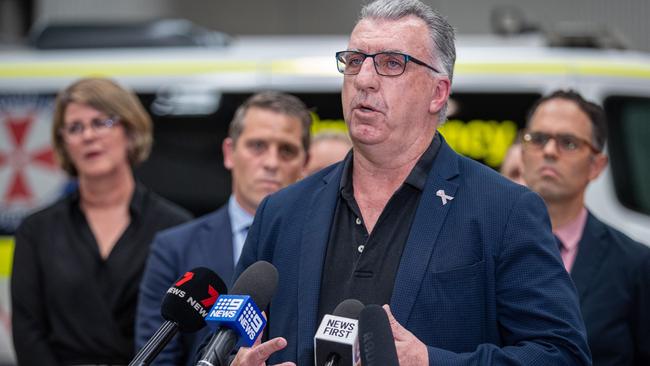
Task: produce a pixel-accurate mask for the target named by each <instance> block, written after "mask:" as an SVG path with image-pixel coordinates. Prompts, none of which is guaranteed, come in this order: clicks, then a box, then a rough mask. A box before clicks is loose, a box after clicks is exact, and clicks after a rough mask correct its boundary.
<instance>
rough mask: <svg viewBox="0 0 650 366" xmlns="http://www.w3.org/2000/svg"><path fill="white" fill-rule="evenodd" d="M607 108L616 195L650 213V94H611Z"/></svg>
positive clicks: (630, 204) (605, 104)
mask: <svg viewBox="0 0 650 366" xmlns="http://www.w3.org/2000/svg"><path fill="white" fill-rule="evenodd" d="M604 108H605V112H606V113H607V119H608V128H609V143H608V152H609V157H610V168H611V171H612V175H613V178H614V188H615V192H616V196H617V197H618V199H619V201H621V203H622V204H623V205H624V206H625V207H627V208H629V209H631V210H634V211H637V212H640V213H644V214H650V185H648V182H650V144H649V143H648V141H650V98H640V97H627V96H611V97H608V98H606V99H605V102H604Z"/></svg>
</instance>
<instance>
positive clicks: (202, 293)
mask: <svg viewBox="0 0 650 366" xmlns="http://www.w3.org/2000/svg"><path fill="white" fill-rule="evenodd" d="M227 291H228V290H227V287H226V284H225V283H224V282H223V281H222V280H221V278H219V276H217V274H215V273H214V272H212V271H211V270H209V269H207V268H204V267H197V268H194V269H192V270H190V271H188V272H186V273H185V274H184V275H183V276H182V277H181V278H179V279H178V281H176V283H174V284H173V285H172V287H170V288H169V290H167V293H166V294H165V297H164V298H163V301H162V305H161V307H160V313H161V315H162V317H163V319H165V321H164V322H163V324H162V325H161V326H160V328H158V330H157V331H156V333H155V334H154V335H153V336H152V337H151V338H150V339H149V341H147V343H146V344H145V345H144V346H143V347H142V349H140V351H139V352H138V353H137V354H136V355H135V357H134V358H133V360H132V361H131V363H129V366H143V365H149V364H150V363H151V362H152V361H153V360H154V359H155V358H156V356H158V354H159V353H160V351H162V350H163V348H165V346H166V345H167V343H169V341H170V340H171V339H172V337H174V335H176V333H178V331H179V330H180V331H181V332H188V333H191V332H196V331H197V330H199V329H201V328H203V327H204V326H205V320H204V319H203V318H205V317H206V316H207V315H208V309H210V307H211V306H212V305H213V304H214V302H215V301H216V300H217V297H218V296H219V294H220V293H221V294H225V293H227Z"/></svg>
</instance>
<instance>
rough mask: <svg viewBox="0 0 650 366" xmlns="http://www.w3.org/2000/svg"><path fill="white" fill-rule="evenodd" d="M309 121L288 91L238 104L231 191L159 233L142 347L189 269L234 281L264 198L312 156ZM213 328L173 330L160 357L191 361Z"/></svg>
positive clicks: (230, 144)
mask: <svg viewBox="0 0 650 366" xmlns="http://www.w3.org/2000/svg"><path fill="white" fill-rule="evenodd" d="M310 126H311V116H310V114H309V111H308V109H307V108H306V106H305V105H304V104H303V103H302V102H301V101H300V100H299V99H298V98H296V97H294V96H291V95H287V94H283V93H277V92H264V93H259V94H256V95H253V96H252V97H251V98H249V99H248V100H247V101H246V102H244V104H242V105H241V106H240V107H239V108H238V109H237V111H236V112H235V116H234V118H233V120H232V122H231V124H230V129H229V133H228V136H229V137H228V138H226V139H225V140H224V142H223V146H222V148H223V156H224V165H225V166H226V168H227V169H229V170H230V171H231V173H232V195H231V196H230V199H229V201H228V203H227V204H226V205H224V206H223V207H221V208H219V209H218V210H217V211H215V212H213V213H211V214H208V215H206V216H204V217H201V218H198V219H196V220H194V221H191V222H189V223H186V224H184V225H181V226H177V227H175V228H171V229H169V230H167V231H164V232H161V233H160V234H158V235H157V236H156V238H155V239H154V242H153V244H152V246H151V253H150V255H149V259H148V262H147V266H146V269H145V272H144V276H143V279H142V284H141V286H140V298H139V304H138V311H137V318H136V347H137V349H140V348H141V347H142V346H143V345H144V344H145V343H146V342H147V340H149V338H151V336H152V335H153V334H154V333H155V331H156V330H157V329H158V327H159V326H160V324H161V323H162V321H163V319H162V317H161V316H160V304H161V302H162V298H163V296H164V295H165V293H166V291H167V289H168V288H169V286H171V284H172V283H173V282H174V281H175V280H176V279H177V278H179V277H180V276H181V275H183V273H185V272H186V271H187V270H190V269H192V268H195V267H199V266H202V267H207V268H210V269H212V270H213V271H215V272H216V273H217V274H218V275H219V277H221V278H222V279H223V280H224V281H225V282H226V284H228V286H230V284H231V279H232V275H233V269H234V266H235V263H237V260H238V258H239V255H240V253H241V249H242V247H243V245H244V241H245V238H246V235H247V232H248V228H249V226H250V224H251V223H252V221H253V215H254V214H255V210H256V209H257V206H258V205H259V203H260V201H261V200H262V199H263V198H264V197H265V196H266V195H268V194H269V193H272V192H275V191H277V190H279V189H280V188H283V187H285V186H287V185H288V184H290V183H293V182H295V181H296V180H297V179H298V178H299V177H300V176H301V174H302V169H303V168H304V166H305V164H306V161H307V151H308V148H309V141H310ZM208 332H209V330H208V328H204V329H203V330H202V331H199V332H197V333H194V334H181V335H180V336H177V337H175V338H174V340H172V342H171V343H170V344H169V345H167V347H166V348H165V349H164V350H163V352H162V353H161V354H160V355H158V357H157V358H156V360H155V364H156V365H174V366H177V365H183V364H189V362H191V361H192V358H193V356H194V353H195V351H196V349H197V348H198V345H199V343H200V342H201V340H202V339H203V338H204V337H205V335H206V334H207V333H208Z"/></svg>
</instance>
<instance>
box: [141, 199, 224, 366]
mask: <svg viewBox="0 0 650 366" xmlns="http://www.w3.org/2000/svg"><path fill="white" fill-rule="evenodd" d="M199 266H201V267H206V268H210V269H211V270H213V271H214V272H216V273H217V274H218V275H219V277H221V279H223V281H224V282H225V283H226V284H227V285H228V287H230V284H231V279H232V275H233V268H234V264H233V249H232V229H231V226H230V218H229V216H228V205H224V206H222V207H221V208H220V209H219V210H217V211H215V212H213V213H211V214H208V215H206V216H203V217H200V218H198V219H196V220H193V221H190V222H188V223H186V224H184V225H180V226H177V227H174V228H171V229H169V230H166V231H163V232H161V233H159V234H158V235H157V236H156V238H155V239H154V242H153V244H152V245H151V253H150V254H149V259H148V261H147V266H146V268H145V272H144V276H143V278H142V283H141V285H140V297H139V301H138V310H137V316H136V332H135V335H136V349H137V350H139V349H140V348H142V346H144V344H145V343H146V342H147V340H149V338H151V336H152V335H153V334H154V333H155V332H156V330H157V329H158V328H159V327H160V325H161V324H162V322H163V319H162V317H161V316H160V304H161V303H162V298H163V296H164V295H165V293H166V291H167V289H168V288H169V287H170V286H171V285H172V284H173V283H174V281H176V280H177V279H178V278H180V276H181V275H183V274H184V273H185V272H186V271H187V270H190V269H192V268H195V267H199ZM208 333H210V332H209V328H207V327H205V328H203V329H202V330H200V331H198V332H196V333H191V334H180V335H177V336H175V337H174V339H173V340H172V341H171V342H170V343H169V344H168V345H167V346H166V347H165V349H164V350H163V351H162V352H161V353H160V354H159V355H158V357H156V360H155V362H154V363H153V364H154V365H170V366H171V365H174V366H178V365H183V364H190V362H191V361H192V359H193V357H194V353H195V352H196V349H197V348H198V346H199V344H200V342H201V340H203V338H205V337H206V335H207V334H208Z"/></svg>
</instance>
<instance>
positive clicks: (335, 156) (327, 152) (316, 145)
mask: <svg viewBox="0 0 650 366" xmlns="http://www.w3.org/2000/svg"><path fill="white" fill-rule="evenodd" d="M351 148H352V141H350V138H349V137H348V135H347V134H346V133H345V132H339V131H324V132H319V133H317V134H315V135H314V137H313V138H312V139H311V145H310V146H309V162H307V166H305V170H304V173H303V176H304V177H306V176H308V175H311V174H313V173H315V172H317V171H319V170H321V169H323V168H325V167H328V166H330V165H332V164H334V163H338V162H339V161H341V160H343V158H345V155H346V154H347V153H348V152H349V151H350V149H351Z"/></svg>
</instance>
